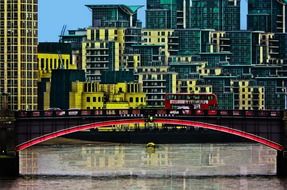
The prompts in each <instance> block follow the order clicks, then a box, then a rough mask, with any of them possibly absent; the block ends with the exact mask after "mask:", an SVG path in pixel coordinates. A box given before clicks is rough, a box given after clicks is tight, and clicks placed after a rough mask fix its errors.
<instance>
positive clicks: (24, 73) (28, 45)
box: [0, 0, 38, 110]
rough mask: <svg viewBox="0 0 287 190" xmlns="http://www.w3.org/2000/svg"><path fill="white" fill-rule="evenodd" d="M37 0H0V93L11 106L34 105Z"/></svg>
mask: <svg viewBox="0 0 287 190" xmlns="http://www.w3.org/2000/svg"><path fill="white" fill-rule="evenodd" d="M37 36H38V0H0V93H1V94H2V95H3V94H5V96H7V98H8V108H9V109H11V110H22V109H24V110H35V109H37V79H38V76H37V75H38V66H37V65H38V63H37V43H38V37H37Z"/></svg>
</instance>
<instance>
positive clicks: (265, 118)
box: [15, 109, 287, 175]
mask: <svg viewBox="0 0 287 190" xmlns="http://www.w3.org/2000/svg"><path fill="white" fill-rule="evenodd" d="M284 115H287V114H286V113H285V112H284V111H244V110H204V111H203V110H164V109H139V110H67V111H20V112H17V113H16V114H15V118H16V121H15V133H16V141H17V143H16V144H17V145H16V149H17V151H21V150H24V149H26V148H28V147H30V146H33V145H36V144H38V143H41V142H43V141H46V140H49V139H53V138H56V137H59V136H63V135H67V134H70V133H74V132H77V131H82V130H88V129H95V128H101V127H108V126H112V125H125V124H141V123H158V124H168V125H175V126H179V125H180V126H186V127H187V128H203V129H208V130H213V131H218V132H222V133H227V134H231V135H234V136H238V137H241V138H244V139H248V140H251V141H254V142H257V143H261V144H263V145H266V146H268V147H270V148H272V149H275V150H277V151H278V158H277V163H278V173H279V174H283V173H284V175H285V174H287V159H286V158H285V151H284V150H285V149H286V137H287V135H286V134H287V130H286V127H287V125H286V122H285V119H286V117H284Z"/></svg>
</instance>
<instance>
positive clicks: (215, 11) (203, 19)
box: [187, 0, 240, 31]
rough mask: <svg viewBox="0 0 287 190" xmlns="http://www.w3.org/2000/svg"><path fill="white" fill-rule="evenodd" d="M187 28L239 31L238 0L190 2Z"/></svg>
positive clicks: (198, 0) (196, 0) (200, 0)
mask: <svg viewBox="0 0 287 190" xmlns="http://www.w3.org/2000/svg"><path fill="white" fill-rule="evenodd" d="M189 15H190V18H189V19H188V24H187V26H188V27H189V28H199V29H215V30H222V31H234V30H240V0H191V1H190V8H189Z"/></svg>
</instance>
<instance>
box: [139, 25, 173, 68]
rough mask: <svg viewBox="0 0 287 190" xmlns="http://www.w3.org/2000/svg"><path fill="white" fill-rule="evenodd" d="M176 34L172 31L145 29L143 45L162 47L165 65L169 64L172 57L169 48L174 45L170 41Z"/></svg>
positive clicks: (143, 31)
mask: <svg viewBox="0 0 287 190" xmlns="http://www.w3.org/2000/svg"><path fill="white" fill-rule="evenodd" d="M173 33H174V30H172V29H143V30H142V44H146V45H162V46H163V47H164V54H165V64H167V63H168V58H169V56H170V52H169V46H170V45H172V44H173V42H172V40H171V39H170V38H171V37H172V35H173Z"/></svg>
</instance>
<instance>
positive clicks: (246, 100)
mask: <svg viewBox="0 0 287 190" xmlns="http://www.w3.org/2000/svg"><path fill="white" fill-rule="evenodd" d="M231 85H232V87H233V92H234V102H235V103H234V104H235V105H234V106H235V109H243V110H263V109H265V102H264V99H265V98H264V96H265V91H264V87H263V86H256V85H252V81H249V80H237V81H231Z"/></svg>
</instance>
